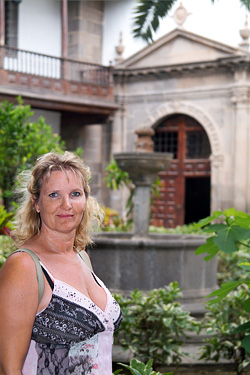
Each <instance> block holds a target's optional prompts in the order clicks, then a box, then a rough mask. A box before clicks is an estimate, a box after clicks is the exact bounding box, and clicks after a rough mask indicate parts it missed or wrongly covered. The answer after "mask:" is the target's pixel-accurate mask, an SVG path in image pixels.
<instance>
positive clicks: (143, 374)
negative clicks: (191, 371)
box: [114, 358, 172, 375]
mask: <svg viewBox="0 0 250 375" xmlns="http://www.w3.org/2000/svg"><path fill="white" fill-rule="evenodd" d="M118 364H119V365H121V366H123V367H125V368H126V369H127V370H129V372H130V374H132V375H161V374H160V373H159V372H155V371H153V368H152V364H153V360H152V359H150V360H149V361H148V362H147V363H146V364H144V363H143V362H140V361H138V360H137V359H135V358H133V359H131V361H130V365H129V366H128V365H124V364H123V363H118ZM121 371H122V370H120V369H119V370H116V371H115V372H114V375H117V374H121ZM121 375H122V374H121ZM162 375H172V372H168V373H164V374H162Z"/></svg>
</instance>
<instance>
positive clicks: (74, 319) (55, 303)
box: [32, 295, 105, 345]
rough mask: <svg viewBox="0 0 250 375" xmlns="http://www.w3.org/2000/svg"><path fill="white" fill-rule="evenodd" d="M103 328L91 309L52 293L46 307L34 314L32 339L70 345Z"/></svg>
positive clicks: (101, 330)
mask: <svg viewBox="0 0 250 375" xmlns="http://www.w3.org/2000/svg"><path fill="white" fill-rule="evenodd" d="M104 330H105V327H104V325H103V324H102V322H101V321H100V320H99V319H98V317H97V316H96V315H95V314H93V313H92V312H91V311H89V310H87V309H86V308H84V307H82V306H79V305H77V304H75V303H73V302H70V301H68V300H66V299H64V298H62V297H59V296H56V295H52V298H51V301H50V303H49V305H48V306H47V308H46V309H45V310H44V311H42V312H41V313H40V314H39V315H37V316H36V319H35V322H34V326H33V331H32V339H33V340H34V341H36V342H40V343H51V344H56V345H58V344H63V345H70V344H72V343H75V342H80V341H84V340H86V339H89V338H91V337H92V336H94V335H96V334H97V333H99V332H103V331H104Z"/></svg>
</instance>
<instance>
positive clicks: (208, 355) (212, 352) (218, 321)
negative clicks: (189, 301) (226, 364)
mask: <svg viewBox="0 0 250 375" xmlns="http://www.w3.org/2000/svg"><path fill="white" fill-rule="evenodd" d="M248 292H249V291H248V288H247V287H246V286H244V285H243V286H241V287H240V288H239V289H238V290H236V291H234V292H232V293H230V294H229V295H228V296H227V297H226V298H225V299H223V301H219V302H217V303H215V304H213V305H211V306H208V312H206V313H205V316H204V319H203V321H202V322H201V325H202V327H203V328H204V330H205V333H206V334H207V335H208V338H206V339H205V342H206V344H205V345H203V346H202V347H201V355H200V358H199V359H205V360H212V361H215V362H219V361H220V360H221V359H222V358H224V359H227V360H233V361H234V366H235V369H236V372H237V374H241V373H242V370H243V368H245V367H246V366H247V365H248V364H249V363H250V355H249V354H248V353H247V352H246V350H245V349H244V348H243V347H242V345H241V340H242V339H244V337H245V333H244V332H237V331H235V329H236V328H237V326H238V325H241V324H244V323H246V322H247V321H248V318H249V313H248V312H247V311H245V310H244V308H243V306H244V301H245V300H246V299H247V298H248Z"/></svg>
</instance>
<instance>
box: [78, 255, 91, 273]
mask: <svg viewBox="0 0 250 375" xmlns="http://www.w3.org/2000/svg"><path fill="white" fill-rule="evenodd" d="M78 254H79V255H80V257H81V258H82V260H83V261H84V263H86V265H87V266H88V267H89V268H90V269H91V271H93V267H92V265H91V263H90V261H89V258H88V256H87V255H86V253H85V251H80V252H79V253H78Z"/></svg>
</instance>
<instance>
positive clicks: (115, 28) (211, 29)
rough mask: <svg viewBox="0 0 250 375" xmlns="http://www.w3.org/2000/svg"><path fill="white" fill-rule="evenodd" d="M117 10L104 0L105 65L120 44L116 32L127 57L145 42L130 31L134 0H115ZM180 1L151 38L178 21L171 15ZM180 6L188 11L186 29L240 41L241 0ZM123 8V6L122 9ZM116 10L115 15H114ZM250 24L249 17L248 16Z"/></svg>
mask: <svg viewBox="0 0 250 375" xmlns="http://www.w3.org/2000/svg"><path fill="white" fill-rule="evenodd" d="M118 2H119V10H118V6H117V11H116V9H115V7H116V5H115V3H117V0H116V1H115V2H114V1H112V0H111V1H107V2H106V4H107V8H109V10H111V8H112V11H111V12H107V14H108V17H112V18H110V19H109V18H107V19H106V25H108V26H107V27H106V33H105V34H106V37H104V48H103V52H104V53H103V64H104V65H108V64H109V62H110V61H114V59H115V57H116V56H117V55H116V52H115V46H116V45H118V44H119V33H120V32H122V34H123V44H124V47H125V49H124V52H123V57H124V58H127V57H129V56H131V55H133V54H134V53H136V52H137V51H138V50H140V49H141V48H143V47H145V46H146V44H145V43H144V42H142V41H140V40H135V39H134V38H133V35H132V17H133V6H134V3H135V2H134V1H133V0H120V1H119V0H118ZM180 2H181V1H177V3H176V5H175V6H174V7H173V9H172V10H171V11H170V13H169V15H168V16H167V17H165V18H164V19H163V20H161V22H160V28H159V30H158V32H157V33H156V35H155V36H154V39H155V40H156V39H158V38H160V37H161V36H163V35H165V34H166V33H168V32H170V31H171V30H173V29H175V28H176V27H177V26H178V25H177V24H176V23H175V21H174V19H173V17H172V16H173V15H174V12H175V10H176V9H177V8H178V7H179V6H180ZM182 4H183V6H184V7H185V8H186V10H187V12H188V13H190V14H189V16H188V17H187V19H186V21H185V23H184V25H183V28H184V29H186V30H187V31H191V32H194V33H196V34H199V35H202V36H205V37H207V38H210V39H213V40H216V41H219V42H222V43H224V44H228V45H230V46H233V47H237V46H238V45H239V43H241V42H242V38H241V36H240V33H239V30H240V29H243V28H244V27H245V21H246V15H247V12H246V10H245V8H244V7H243V6H241V4H240V0H214V4H212V1H211V0H182ZM121 9H122V10H121ZM114 14H115V17H114ZM249 26H250V19H249Z"/></svg>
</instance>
